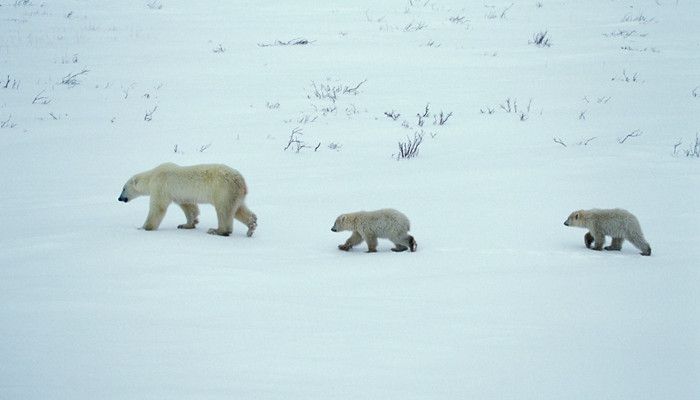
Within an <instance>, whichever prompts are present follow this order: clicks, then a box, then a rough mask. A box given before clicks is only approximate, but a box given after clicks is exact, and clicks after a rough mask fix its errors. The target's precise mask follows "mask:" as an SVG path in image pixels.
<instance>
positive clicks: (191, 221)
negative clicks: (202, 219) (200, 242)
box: [177, 204, 199, 229]
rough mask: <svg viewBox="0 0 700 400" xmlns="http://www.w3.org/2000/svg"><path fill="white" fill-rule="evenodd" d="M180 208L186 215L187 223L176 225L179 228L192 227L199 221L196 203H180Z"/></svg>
mask: <svg viewBox="0 0 700 400" xmlns="http://www.w3.org/2000/svg"><path fill="white" fill-rule="evenodd" d="M180 208H182V211H183V212H184V213H185V217H187V223H185V224H182V225H178V226H177V227H178V228H179V229H194V228H195V227H196V225H197V224H198V223H199V219H197V217H198V216H199V207H198V206H197V205H196V204H180Z"/></svg>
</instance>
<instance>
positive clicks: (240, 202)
mask: <svg viewBox="0 0 700 400" xmlns="http://www.w3.org/2000/svg"><path fill="white" fill-rule="evenodd" d="M247 193H248V188H247V187H246V184H245V181H244V180H243V176H241V174H240V173H239V172H238V171H236V170H234V169H232V168H230V167H227V166H226V165H222V164H202V165H192V166H188V167H180V166H178V165H176V164H173V163H165V164H161V165H159V166H157V167H155V168H153V169H152V170H150V171H145V172H141V173H140V174H136V175H134V176H133V177H131V178H129V180H128V181H127V182H126V184H125V185H124V189H123V190H122V193H121V195H120V196H119V201H123V202H125V203H126V202H129V201H131V200H133V199H135V198H137V197H139V196H151V206H150V210H149V212H148V217H147V218H146V222H144V224H143V229H145V230H147V231H150V230H155V229H157V228H158V226H159V225H160V223H161V221H163V217H164V216H165V211H166V210H167V208H168V206H169V205H170V203H171V202H172V203H176V204H178V205H179V206H180V207H181V208H182V211H183V212H184V213H185V216H186V217H187V222H186V223H185V224H182V225H179V226H178V228H180V229H193V228H195V226H196V225H197V223H198V222H199V220H198V219H197V216H198V215H199V207H198V206H197V204H202V203H206V204H213V205H214V208H216V215H217V217H218V220H219V226H218V228H217V229H210V230H209V232H208V233H211V234H216V235H221V236H228V235H230V234H231V232H233V219H234V217H235V218H236V219H237V220H239V221H241V222H243V223H244V224H245V225H246V226H247V227H248V232H247V235H248V236H252V235H253V231H255V228H256V227H257V225H258V223H257V220H258V218H257V216H256V215H255V214H253V213H252V212H251V211H250V210H249V209H248V207H247V206H246V205H245V201H244V200H245V196H246V194H247Z"/></svg>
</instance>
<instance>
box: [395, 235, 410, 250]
mask: <svg viewBox="0 0 700 400" xmlns="http://www.w3.org/2000/svg"><path fill="white" fill-rule="evenodd" d="M412 239H413V237H412V236H410V235H406V236H403V237H399V238H394V239H392V240H391V241H392V242H394V244H395V245H396V247H394V248H393V249H391V251H395V252H401V251H406V250H408V249H411V251H415V250H414V249H413V247H414V246H413V243H415V241H414V240H412Z"/></svg>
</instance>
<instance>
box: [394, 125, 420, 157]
mask: <svg viewBox="0 0 700 400" xmlns="http://www.w3.org/2000/svg"><path fill="white" fill-rule="evenodd" d="M423 136H424V133H423V132H420V133H419V132H415V133H414V134H413V140H411V138H410V137H408V136H406V141H405V142H399V152H398V153H396V154H394V157H396V160H397V161H399V160H402V159H407V158H413V157H417V156H418V153H419V152H420V145H421V143H423Z"/></svg>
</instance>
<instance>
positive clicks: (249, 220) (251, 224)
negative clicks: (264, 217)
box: [234, 203, 258, 237]
mask: <svg viewBox="0 0 700 400" xmlns="http://www.w3.org/2000/svg"><path fill="white" fill-rule="evenodd" d="M234 218H235V219H237V220H239V221H241V222H243V223H244V224H245V225H246V226H247V227H248V232H246V235H248V237H251V236H253V232H255V228H257V227H258V216H257V215H255V213H253V212H252V211H250V209H248V207H247V206H246V205H245V203H241V206H240V207H238V210H236V214H235V215H234Z"/></svg>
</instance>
